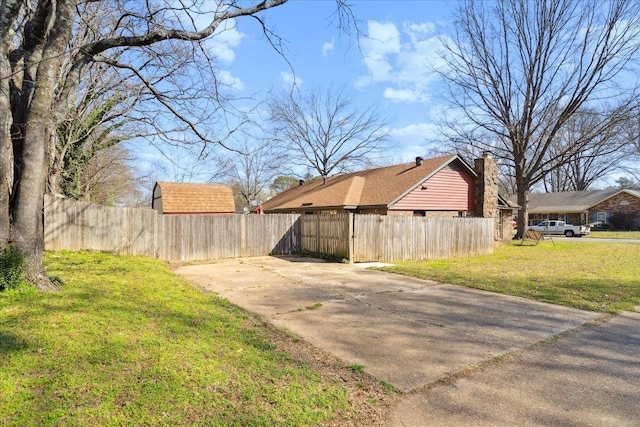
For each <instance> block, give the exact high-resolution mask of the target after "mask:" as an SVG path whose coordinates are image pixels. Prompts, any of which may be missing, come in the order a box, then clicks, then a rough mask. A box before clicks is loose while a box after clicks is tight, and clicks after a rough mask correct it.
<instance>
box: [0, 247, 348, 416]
mask: <svg viewBox="0 0 640 427" xmlns="http://www.w3.org/2000/svg"><path fill="white" fill-rule="evenodd" d="M45 258H46V260H45V264H46V267H47V271H48V273H49V274H50V275H55V276H58V277H59V278H61V279H62V280H63V281H64V283H65V284H64V285H63V287H62V290H61V291H60V292H54V293H40V292H37V291H24V290H23V291H22V292H16V291H8V292H3V293H0V425H3V426H54V425H56V426H62V425H64V426H80V425H81V426H88V425H101V426H105V425H114V426H115V425H119V426H120V425H148V426H151V425H153V426H155V425H166V426H177V425H212V426H232V425H237V426H269V425H276V424H277V425H296V426H298V425H314V424H323V423H325V422H329V423H332V424H333V423H335V424H342V423H343V422H345V420H350V419H352V417H355V416H356V414H354V411H353V409H352V408H351V407H350V405H349V403H348V399H347V390H346V389H345V386H344V385H343V384H344V382H343V380H341V379H340V378H326V377H325V376H323V375H321V374H320V373H318V372H316V371H314V370H313V369H311V368H309V367H308V365H306V364H305V363H303V362H301V361H300V360H298V359H296V358H295V357H293V356H292V355H291V354H290V353H286V352H283V351H281V350H278V348H277V345H276V344H275V343H274V341H273V340H271V339H270V338H269V334H268V333H267V332H266V329H267V327H266V326H265V325H264V324H262V323H261V322H259V321H258V320H256V319H255V318H253V317H251V316H249V315H248V314H246V313H245V312H243V311H242V310H240V309H238V308H237V307H235V306H232V305H231V304H229V303H227V302H225V300H222V299H219V298H216V297H215V296H213V295H211V294H205V293H203V292H202V291H200V290H198V289H196V288H194V287H193V286H191V285H190V284H189V283H188V282H186V281H184V280H183V279H181V278H179V277H177V276H176V275H174V274H173V273H172V272H171V271H170V269H169V268H168V267H167V266H166V264H165V263H163V262H161V261H158V260H154V259H150V258H144V257H116V256H112V255H107V254H101V253H89V252H81V253H64V252H60V253H49V254H46V257H45ZM271 329H273V328H271ZM283 335H284V334H283ZM291 339H292V340H294V338H291ZM347 369H348V368H346V367H345V370H347Z"/></svg>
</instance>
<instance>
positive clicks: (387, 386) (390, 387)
mask: <svg viewBox="0 0 640 427" xmlns="http://www.w3.org/2000/svg"><path fill="white" fill-rule="evenodd" d="M380 385H381V386H382V387H383V388H384V389H385V390H387V391H388V392H390V393H395V394H400V393H402V391H401V390H400V389H399V388H398V387H396V386H394V385H393V384H389V383H388V382H386V381H380Z"/></svg>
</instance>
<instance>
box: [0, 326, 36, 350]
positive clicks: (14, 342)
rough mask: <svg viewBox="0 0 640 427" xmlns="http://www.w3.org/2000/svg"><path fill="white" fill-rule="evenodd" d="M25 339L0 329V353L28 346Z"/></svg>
mask: <svg viewBox="0 0 640 427" xmlns="http://www.w3.org/2000/svg"><path fill="white" fill-rule="evenodd" d="M28 346H29V345H28V344H27V342H26V341H24V340H23V339H22V338H20V337H19V336H17V335H16V334H13V333H11V332H7V331H0V354H3V353H9V352H12V351H19V350H24V349H26V348H27V347H28Z"/></svg>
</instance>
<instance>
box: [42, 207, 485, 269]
mask: <svg viewBox="0 0 640 427" xmlns="http://www.w3.org/2000/svg"><path fill="white" fill-rule="evenodd" d="M44 227H45V230H44V239H45V249H46V250H61V249H68V250H73V251H77V250H82V249H90V250H98V251H107V252H112V253H115V254H131V255H147V256H153V257H157V258H161V259H165V260H176V261H194V260H207V259H221V258H235V257H239V256H264V255H284V254H291V253H295V252H296V251H298V250H300V249H303V250H308V251H311V252H321V253H328V254H333V255H334V256H337V257H342V258H346V259H350V260H351V261H353V262H359V261H398V260H409V259H414V260H422V259H435V258H450V257H470V256H477V255H483V254H487V253H491V252H492V250H493V219H489V218H437V217H435V218H429V217H407V216H405V217H403V216H381V215H353V214H338V215H298V214H277V215H228V216H206V215H201V216H199V215H181V216H165V215H159V214H158V213H157V211H155V210H152V209H138V208H111V207H103V206H96V205H91V204H89V203H85V202H78V201H74V200H66V199H60V198H55V197H53V196H50V195H47V196H45V218H44Z"/></svg>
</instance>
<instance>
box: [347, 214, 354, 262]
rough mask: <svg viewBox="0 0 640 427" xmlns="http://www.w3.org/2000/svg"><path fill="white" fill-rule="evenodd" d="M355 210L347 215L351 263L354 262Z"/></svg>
mask: <svg viewBox="0 0 640 427" xmlns="http://www.w3.org/2000/svg"><path fill="white" fill-rule="evenodd" d="M353 221H354V219H353V212H349V215H348V216H347V246H348V248H349V254H348V258H349V264H353V238H354V236H353Z"/></svg>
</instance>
